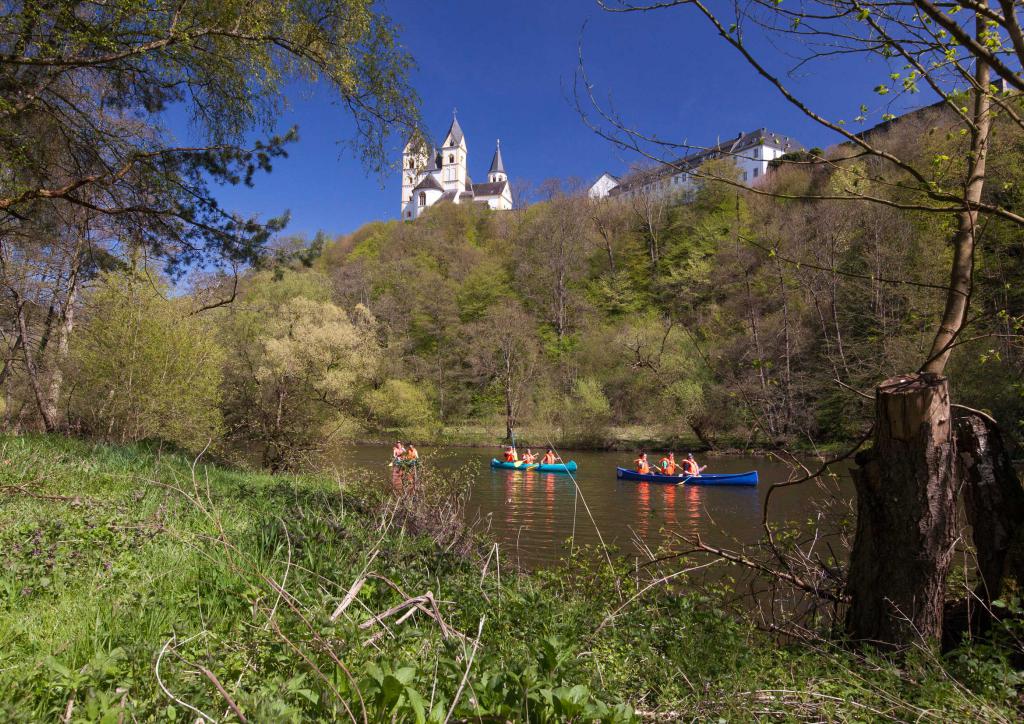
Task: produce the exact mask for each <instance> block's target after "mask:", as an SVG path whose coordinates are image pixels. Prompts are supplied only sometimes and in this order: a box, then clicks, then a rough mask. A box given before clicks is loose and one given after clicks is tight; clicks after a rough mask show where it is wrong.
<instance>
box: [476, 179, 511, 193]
mask: <svg viewBox="0 0 1024 724" xmlns="http://www.w3.org/2000/svg"><path fill="white" fill-rule="evenodd" d="M507 185H508V181H495V182H494V183H486V184H473V195H474V196H501V195H502V193H504V191H505V187H506V186H507Z"/></svg>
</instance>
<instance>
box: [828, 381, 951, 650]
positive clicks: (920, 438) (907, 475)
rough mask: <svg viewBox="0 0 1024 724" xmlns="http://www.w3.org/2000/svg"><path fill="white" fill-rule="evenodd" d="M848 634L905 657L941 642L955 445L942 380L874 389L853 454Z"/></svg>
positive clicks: (893, 383) (887, 384) (946, 390)
mask: <svg viewBox="0 0 1024 724" xmlns="http://www.w3.org/2000/svg"><path fill="white" fill-rule="evenodd" d="M856 460H857V464H858V465H859V467H858V468H856V469H854V471H853V477H854V482H855V484H856V488H857V533H856V538H855V540H854V546H853V551H852V553H851V557H850V572H849V579H848V583H847V592H848V593H849V595H850V608H849V611H848V613H847V619H846V626H847V632H848V633H849V634H850V636H851V637H852V638H854V639H855V640H858V641H864V642H869V643H874V644H876V645H882V646H885V647H894V648H903V647H906V646H910V645H913V644H915V643H922V642H923V643H926V644H933V643H938V642H939V640H940V639H941V637H942V623H943V606H944V598H945V591H946V576H947V574H948V572H949V566H950V562H951V560H952V556H953V541H954V539H955V535H956V479H957V465H956V444H955V435H954V433H953V424H952V419H951V411H950V403H949V384H948V382H947V380H946V378H945V377H943V376H941V375H933V374H913V375H904V376H901V377H894V378H892V379H889V380H886V381H885V382H883V383H882V384H881V385H879V386H878V389H877V391H876V396H875V434H874V446H873V447H872V448H871V449H870V450H866V451H864V452H861V453H860V454H858V455H857V458H856Z"/></svg>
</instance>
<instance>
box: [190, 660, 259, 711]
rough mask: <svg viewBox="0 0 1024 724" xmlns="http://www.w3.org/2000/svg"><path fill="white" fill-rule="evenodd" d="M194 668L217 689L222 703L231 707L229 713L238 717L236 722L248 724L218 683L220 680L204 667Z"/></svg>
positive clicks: (197, 666)
mask: <svg viewBox="0 0 1024 724" xmlns="http://www.w3.org/2000/svg"><path fill="white" fill-rule="evenodd" d="M196 668H197V669H199V671H200V673H201V674H202V675H203V676H205V677H206V678H207V679H209V680H210V683H211V684H213V685H214V686H215V687H216V688H217V692H218V693H219V694H220V695H221V697H222V698H223V699H224V701H226V702H227V704H228V706H229V707H231V711H233V712H234V713H235V716H237V717H238V721H240V722H242V724H248V722H249V720H248V719H246V718H245V714H243V713H242V710H241V709H239V708H238V704H236V703H235V700H234V699H232V698H231V695H230V694H228V692H227V689H225V688H224V685H223V684H221V683H220V679H218V678H217V675H216V674H214V673H213V672H212V671H210V670H209V669H208V668H206V667H205V666H199V665H198V664H197V665H196Z"/></svg>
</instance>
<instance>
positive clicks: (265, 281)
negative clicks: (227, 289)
mask: <svg viewBox="0 0 1024 724" xmlns="http://www.w3.org/2000/svg"><path fill="white" fill-rule="evenodd" d="M329 298H330V296H329V285H328V282H327V280H326V279H325V278H323V277H322V276H320V275H318V274H316V273H313V272H307V273H304V274H298V273H295V272H285V273H284V275H283V277H282V279H280V280H278V281H274V280H273V276H272V274H271V273H270V272H261V273H258V274H254V275H252V277H251V278H250V279H248V280H247V284H246V288H245V289H244V290H243V292H242V294H241V295H240V299H239V301H238V302H237V303H236V304H234V305H232V306H231V307H230V308H228V310H227V311H226V312H225V314H224V319H223V321H222V330H223V335H224V339H225V340H226V344H227V345H228V346H229V347H230V349H231V350H232V356H231V357H230V358H229V360H228V364H227V368H226V375H225V387H226V392H225V399H224V416H225V420H226V422H227V431H228V438H229V440H231V441H233V442H235V443H236V444H238V445H240V446H243V447H245V446H255V447H256V448H257V450H258V451H259V452H260V453H261V455H262V458H263V463H264V465H266V466H268V467H270V468H273V469H279V468H282V467H289V466H295V465H298V464H299V463H300V462H302V459H303V457H304V456H305V455H307V454H309V453H317V452H320V451H322V450H324V449H325V448H326V446H327V445H328V443H330V442H331V441H332V440H335V439H337V438H338V437H339V436H341V435H342V434H343V433H345V432H351V431H353V429H355V428H356V427H357V424H356V423H355V421H354V416H355V413H356V412H358V411H359V398H360V396H361V395H362V394H363V393H364V392H365V391H366V390H367V389H368V388H369V386H370V383H371V381H372V379H373V376H374V374H375V373H376V371H377V369H378V366H379V364H380V347H379V344H378V341H377V330H376V326H377V322H376V320H375V319H374V317H373V315H372V314H370V312H369V310H367V309H366V308H365V307H363V306H356V308H355V309H354V310H353V312H352V314H351V315H349V314H347V313H346V312H345V311H344V310H343V309H341V308H340V307H338V306H336V305H335V304H333V303H331V302H330V301H328V300H329Z"/></svg>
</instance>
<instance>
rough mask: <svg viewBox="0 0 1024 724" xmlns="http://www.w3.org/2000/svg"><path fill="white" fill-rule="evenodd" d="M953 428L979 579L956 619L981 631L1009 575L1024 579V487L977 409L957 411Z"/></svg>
mask: <svg viewBox="0 0 1024 724" xmlns="http://www.w3.org/2000/svg"><path fill="white" fill-rule="evenodd" d="M955 427H956V436H957V452H958V457H959V463H960V471H961V475H962V476H963V482H964V487H963V490H964V509H965V511H966V513H967V521H968V523H970V525H971V530H972V535H973V539H974V548H975V552H976V555H977V558H978V576H979V578H980V579H981V580H980V581H979V583H978V586H977V587H976V589H975V591H974V595H973V596H972V597H970V598H969V603H970V605H971V607H972V609H973V610H972V611H971V612H970V613H969V614H966V612H964V614H965V615H962V616H957V618H958V619H959V622H960V624H961V628H963V627H964V625H966V624H969V625H970V630H971V631H973V632H976V633H980V632H982V631H984V630H985V629H986V628H987V627H988V624H989V623H990V622H991V620H992V616H991V607H990V604H991V603H992V601H994V600H995V599H997V598H999V596H1000V595H1001V594H1002V591H1003V582H1004V580H1005V579H1006V577H1007V576H1009V577H1013V578H1016V580H1017V583H1018V584H1020V583H1024V525H1021V523H1022V522H1024V488H1021V484H1020V481H1019V480H1018V479H1017V473H1016V472H1015V471H1014V469H1013V463H1012V462H1011V461H1010V455H1009V454H1008V453H1007V451H1006V447H1005V446H1004V445H1003V438H1002V435H1001V434H1000V432H999V428H998V427H996V426H995V424H993V423H992V422H991V421H990V420H988V419H986V418H985V417H983V416H982V415H979V414H977V413H966V414H962V413H958V414H957V416H956V420H955ZM955 615H956V612H955V610H954V616H955ZM951 643H952V642H951Z"/></svg>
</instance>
